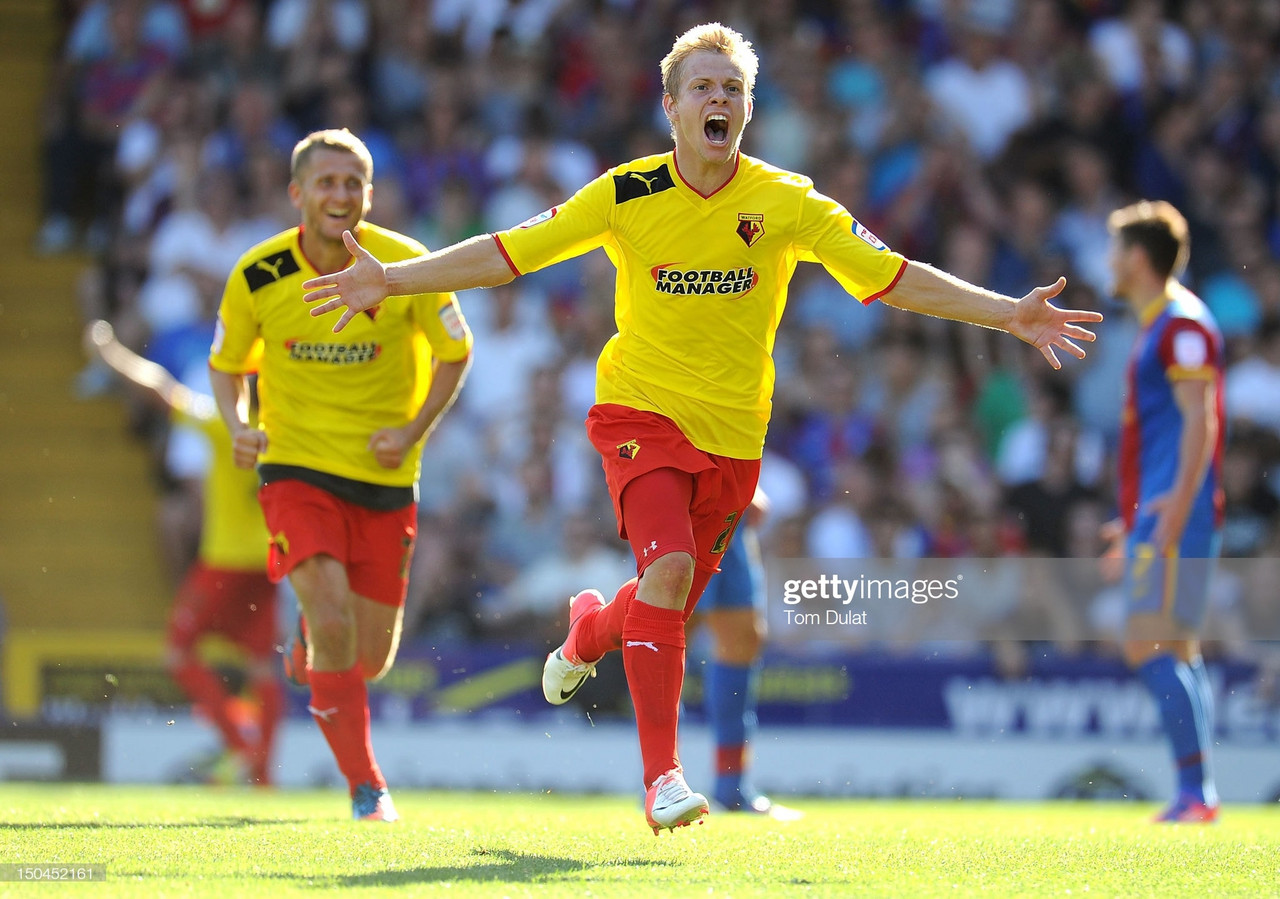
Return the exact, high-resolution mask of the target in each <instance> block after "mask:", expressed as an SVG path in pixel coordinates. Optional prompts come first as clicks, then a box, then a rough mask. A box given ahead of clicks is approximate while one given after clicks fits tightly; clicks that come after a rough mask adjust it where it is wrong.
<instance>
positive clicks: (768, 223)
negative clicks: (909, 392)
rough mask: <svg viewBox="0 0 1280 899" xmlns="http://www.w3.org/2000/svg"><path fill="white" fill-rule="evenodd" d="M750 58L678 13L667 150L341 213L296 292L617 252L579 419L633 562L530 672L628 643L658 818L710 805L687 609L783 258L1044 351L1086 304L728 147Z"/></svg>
mask: <svg viewBox="0 0 1280 899" xmlns="http://www.w3.org/2000/svg"><path fill="white" fill-rule="evenodd" d="M756 68H757V62H756V57H755V54H754V52H753V51H752V49H751V46H750V44H749V43H746V42H745V40H744V39H743V38H742V37H741V35H739V34H738V33H737V32H735V31H733V30H732V29H728V28H725V27H724V26H721V25H719V24H718V23H716V24H710V25H703V26H697V27H695V28H693V29H690V30H689V31H688V32H686V33H685V34H684V35H682V36H681V37H680V38H678V39H677V41H676V43H675V45H674V46H673V48H672V51H671V52H670V53H669V54H668V56H667V57H666V58H665V59H664V61H663V64H662V72H663V82H664V93H663V108H664V110H665V111H666V113H667V115H668V117H669V120H670V122H671V130H672V135H673V137H674V139H675V150H674V153H672V154H671V155H667V154H663V155H661V156H656V157H653V156H651V157H646V158H643V159H640V160H636V161H633V162H631V163H627V164H624V165H622V166H619V167H617V168H615V169H612V170H610V172H608V173H606V174H605V175H602V176H600V177H599V178H597V179H595V180H594V181H592V182H591V183H590V184H588V185H587V186H586V187H584V188H582V189H581V190H580V191H579V192H578V193H577V194H575V195H574V196H573V197H572V198H571V199H570V200H568V201H567V202H566V203H565V204H564V205H562V206H556V207H553V208H551V209H549V210H547V211H546V212H545V213H543V214H541V215H539V216H537V217H536V218H534V219H531V220H529V221H526V222H525V223H524V224H523V225H521V226H519V227H517V228H513V229H511V230H507V231H503V232H501V233H499V234H494V235H492V236H485V237H480V238H475V239H473V240H470V241H466V242H464V243H462V244H457V245H454V246H453V247H450V248H448V249H447V250H443V251H440V252H438V253H434V254H432V255H430V256H425V257H423V258H419V259H415V260H413V261H410V262H406V263H403V264H400V265H396V266H384V264H383V263H381V262H380V261H378V260H377V259H375V258H374V257H373V256H372V255H370V254H369V253H367V252H366V251H364V250H362V249H361V248H360V247H359V244H358V243H357V242H356V240H355V239H354V237H352V236H351V235H350V234H349V233H345V234H344V239H345V240H346V242H347V246H348V249H350V250H351V252H352V254H353V255H355V256H356V261H355V263H354V264H353V265H352V266H351V267H349V268H346V269H344V270H342V271H340V272H334V273H331V274H326V275H322V276H319V277H315V278H311V279H309V280H308V281H307V282H306V288H307V290H308V291H309V293H308V295H307V299H308V300H310V301H320V300H323V301H325V302H322V303H320V305H318V306H316V307H315V308H314V309H313V310H312V312H313V314H315V315H323V314H326V313H328V312H331V311H334V310H337V309H339V308H342V309H343V311H342V314H341V316H340V317H339V319H338V321H337V323H336V325H335V326H334V328H335V330H341V329H342V328H343V327H345V326H346V325H347V324H349V323H350V322H351V321H352V320H353V319H354V318H355V317H356V316H358V315H360V314H361V313H362V311H363V310H366V309H370V308H372V307H373V306H376V305H378V304H379V303H381V302H382V301H383V300H384V299H386V298H387V297H388V296H389V295H393V294H400V293H410V292H414V291H417V290H421V289H430V290H439V289H465V288H469V287H479V286H494V285H500V284H505V283H507V282H508V281H510V280H512V279H513V278H514V277H516V276H517V275H519V274H522V273H523V272H526V271H531V270H537V269H540V268H544V267H546V266H548V265H550V264H552V263H554V262H557V261H559V260H560V259H564V258H569V257H572V256H575V255H580V254H582V253H585V252H587V251H588V250H590V249H594V248H596V247H600V246H604V245H607V246H608V247H609V248H610V250H611V252H612V253H613V254H615V255H613V257H612V258H613V259H614V260H615V262H616V263H617V264H618V267H619V275H618V283H617V307H616V315H617V317H618V323H619V333H618V335H617V336H615V337H614V338H613V339H612V340H611V341H610V342H609V344H607V345H606V347H605V349H604V351H603V352H602V354H601V361H600V367H599V373H600V376H599V379H598V381H597V405H596V406H595V407H593V409H592V412H591V414H590V416H589V417H588V433H589V435H590V436H591V439H592V443H593V444H594V445H595V446H596V449H597V450H598V451H599V452H600V454H601V457H602V459H603V462H604V465H605V472H606V478H607V480H608V482H609V486H610V496H611V498H612V499H613V502H614V507H615V513H616V515H617V519H618V532H619V536H623V537H625V538H626V539H628V540H629V541H630V542H631V544H632V549H633V551H634V552H635V555H636V566H637V572H638V574H639V575H640V577H639V578H638V579H637V580H635V581H630V582H628V583H627V584H626V585H624V586H623V587H622V588H621V589H620V590H619V591H618V594H617V596H616V597H615V599H614V601H613V602H612V603H605V601H604V599H603V596H602V595H601V594H600V593H599V592H598V591H595V590H584V591H582V592H581V593H579V594H578V595H577V597H575V599H574V601H573V603H572V604H571V612H570V627H569V636H568V638H567V640H566V643H565V645H564V646H562V647H561V648H560V649H557V650H556V651H555V652H553V653H552V654H551V655H549V656H548V657H547V663H546V666H545V667H544V671H543V692H544V694H545V695H546V696H547V698H548V700H549V701H551V702H552V703H553V704H558V703H560V702H564V701H566V700H568V699H569V698H571V697H572V695H573V694H574V692H576V690H577V689H578V687H579V686H580V685H581V683H582V681H583V680H585V679H586V677H587V676H589V674H590V673H591V671H592V670H593V667H594V665H595V663H596V662H597V661H598V660H599V659H600V658H602V657H603V656H604V654H605V653H606V652H608V651H610V650H613V649H620V650H621V651H622V655H623V663H624V667H625V668H626V669H627V682H628V685H629V687H630V690H631V696H632V701H633V702H634V704H635V707H636V720H637V725H638V729H639V732H640V745H641V755H642V757H643V760H644V769H645V770H644V785H645V788H646V791H647V792H646V802H645V813H646V819H647V821H648V823H649V824H650V826H652V827H653V828H654V830H655V832H656V831H658V830H660V829H661V828H663V827H666V828H669V829H673V828H675V827H677V826H685V825H688V824H690V823H692V822H694V821H700V820H701V818H702V817H703V816H704V815H705V814H706V813H707V811H708V806H707V801H706V798H705V797H704V796H702V795H701V794H699V793H695V792H694V791H692V790H691V789H690V788H689V786H688V784H687V783H686V782H685V780H684V776H683V774H682V771H681V768H680V764H679V759H678V755H677V753H676V729H677V727H676V725H677V720H678V717H679V699H680V685H681V683H682V681H683V671H684V637H685V632H684V628H685V622H686V620H687V618H688V616H689V615H691V614H692V612H693V608H694V606H695V605H696V603H697V599H698V597H699V596H700V595H701V593H702V590H703V588H704V587H705V586H706V583H707V581H708V580H709V579H710V577H711V576H712V575H713V574H714V573H715V571H716V568H717V565H718V562H719V556H720V554H721V553H722V552H723V551H724V546H725V544H726V543H727V541H728V539H729V537H730V536H731V535H732V532H733V528H734V526H735V525H736V523H737V521H738V518H739V516H740V515H741V513H742V511H743V509H744V508H745V507H746V505H747V503H748V502H749V501H750V499H751V495H752V494H753V493H754V490H755V486H756V481H757V479H758V476H759V466H760V463H759V457H760V453H761V448H762V444H763V442H764V432H765V430H766V428H767V423H768V417H769V413H768V401H769V397H770V395H771V393H772V380H773V379H772V362H771V359H770V356H769V353H770V351H771V350H772V346H773V339H774V335H775V333H776V331H777V321H778V313H779V311H780V310H781V308H782V305H783V303H784V301H785V296H786V287H787V282H788V281H790V276H791V272H792V271H793V270H794V267H795V266H794V262H795V261H796V260H798V259H800V258H806V259H813V260H814V261H821V262H822V263H823V264H824V265H825V266H826V267H827V268H828V270H829V271H831V272H833V274H835V275H836V276H837V278H839V279H840V280H841V281H842V283H843V284H844V285H845V286H846V288H847V289H848V290H849V291H850V293H851V294H853V295H854V296H856V297H859V298H860V299H861V300H862V301H863V302H864V303H865V302H871V301H873V300H875V299H883V300H884V301H885V302H887V303H890V304H892V305H894V306H896V307H898V308H901V309H905V310H910V311H916V312H921V313H931V314H933V315H936V316H940V317H946V318H951V319H955V320H960V321H968V322H971V323H974V324H984V325H987V326H989V327H993V328H998V329H1001V330H1007V331H1009V332H1011V333H1013V334H1015V335H1017V336H1019V337H1021V338H1022V339H1023V340H1025V341H1026V342H1028V343H1031V344H1033V345H1035V346H1036V347H1037V348H1038V349H1040V351H1041V352H1042V354H1043V355H1044V356H1045V358H1046V359H1047V360H1048V361H1049V362H1050V363H1051V364H1052V365H1053V366H1054V367H1055V368H1057V367H1059V366H1060V365H1061V362H1060V361H1059V360H1058V357H1057V355H1056V351H1062V352H1066V353H1069V354H1071V355H1073V356H1076V357H1083V356H1084V350H1083V349H1081V348H1080V346H1079V345H1077V344H1076V343H1075V342H1074V340H1088V339H1092V337H1093V334H1092V333H1091V332H1089V331H1088V330H1086V329H1084V328H1082V327H1080V326H1079V325H1075V324H1072V323H1073V322H1077V321H1082V322H1091V321H1096V320H1098V319H1100V318H1101V316H1099V315H1098V314H1097V313H1093V312H1081V311H1073V310H1062V309H1058V308H1057V307H1055V306H1053V305H1052V304H1050V303H1049V302H1048V300H1049V299H1050V298H1052V297H1053V296H1055V295H1057V294H1058V293H1059V292H1060V291H1061V290H1062V287H1063V285H1064V283H1065V282H1064V281H1062V280H1059V281H1058V282H1057V283H1056V284H1054V285H1052V286H1050V287H1046V288H1037V289H1035V290H1033V291H1032V292H1031V293H1029V294H1027V295H1026V296H1025V297H1023V298H1022V299H1021V300H1013V299H1011V298H1008V297H1002V296H999V295H997V294H993V293H991V292H989V291H985V290H982V289H981V288H978V287H975V286H973V285H971V284H968V283H967V282H964V281H961V280H959V279H958V278H955V277H953V276H950V275H946V274H943V273H941V272H940V271H938V270H937V269H934V268H932V267H929V266H926V265H923V264H920V263H911V262H908V261H907V260H906V259H905V258H904V257H902V256H900V255H898V254H896V253H893V252H891V251H890V250H889V249H888V247H886V246H885V244H883V243H882V242H881V241H880V240H879V239H878V238H877V237H875V235H874V234H872V233H871V232H870V231H868V230H867V229H866V228H865V227H864V226H862V225H860V224H859V223H858V222H857V221H856V220H855V219H853V217H852V216H851V215H850V214H849V212H848V211H846V210H844V209H843V207H840V206H839V205H838V204H836V203H835V202H834V201H832V200H830V199H828V198H826V197H824V196H822V195H821V194H818V193H817V192H816V191H814V189H813V187H812V182H811V181H810V180H809V179H807V178H803V177H801V176H797V175H792V174H790V173H785V172H781V171H779V170H778V169H775V168H772V167H770V166H768V165H767V164H765V163H762V162H760V161H758V160H755V159H752V158H751V157H747V156H742V155H740V154H739V151H738V145H739V141H740V139H741V135H742V130H743V128H744V127H745V126H746V124H747V121H748V120H749V118H750V113H751V99H750V97H751V90H752V86H753V84H754V80H755V72H756ZM731 182H732V183H731ZM726 186H729V188H730V191H731V192H732V194H733V195H735V196H738V197H745V196H748V195H749V196H752V197H754V198H755V199H754V200H752V201H751V202H752V204H753V208H760V209H764V210H770V211H765V212H760V213H746V212H741V211H739V210H740V209H741V208H742V207H740V206H738V205H736V204H733V205H727V204H723V203H722V202H721V201H720V197H718V196H717V194H719V193H720V191H721V190H723V189H724V188H726ZM721 196H723V195H721ZM737 202H738V203H741V202H745V201H744V200H741V199H739V200H738V201H737ZM628 203H630V204H632V205H630V206H628V205H626V204H628ZM784 210H797V211H796V212H788V211H784ZM691 211H692V213H693V214H691ZM735 213H736V217H735ZM793 216H794V217H793ZM712 222H714V223H715V225H714V226H713V225H712V224H711V223H712ZM771 228H772V230H770V229H771ZM757 244H762V245H761V246H760V249H759V251H758V254H756V255H749V254H748V253H747V252H746V251H748V250H750V249H752V247H754V246H756V245H757ZM691 253H692V254H693V255H692V256H691V255H690V254H691ZM673 259H675V260H688V261H681V262H679V263H676V264H673V263H672V262H671V260H673ZM747 272H749V274H747ZM677 279H678V280H677ZM677 285H678V286H679V289H680V290H681V292H685V293H687V292H688V290H687V288H688V286H689V285H698V286H699V291H700V293H702V294H704V296H705V295H706V294H711V293H712V290H714V291H715V293H714V294H712V295H713V296H715V297H717V298H719V297H730V296H733V297H736V298H738V300H739V301H740V300H741V298H742V297H743V296H745V295H747V293H748V292H751V293H753V294H754V296H753V297H752V299H751V300H750V301H748V302H746V303H742V302H738V304H737V305H735V306H734V307H733V311H732V313H730V310H729V309H728V308H721V309H719V310H718V309H717V307H715V306H711V305H709V304H705V303H699V304H697V305H695V306H689V305H688V304H668V303H665V302H661V297H660V296H659V292H660V291H662V290H664V289H665V288H666V287H668V286H669V287H670V290H671V291H672V293H673V294H674V293H675V292H676V290H677ZM702 285H706V286H707V287H708V288H710V289H707V290H703V289H702ZM713 285H714V286H713ZM655 297H656V299H655ZM711 316H714V317H711ZM708 322H710V323H711V327H709V328H708ZM637 459H639V460H641V461H639V462H638V463H637V464H630V463H636V460H637Z"/></svg>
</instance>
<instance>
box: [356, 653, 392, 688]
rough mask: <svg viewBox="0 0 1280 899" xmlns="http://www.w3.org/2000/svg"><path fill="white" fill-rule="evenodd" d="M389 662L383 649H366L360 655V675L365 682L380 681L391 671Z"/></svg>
mask: <svg viewBox="0 0 1280 899" xmlns="http://www.w3.org/2000/svg"><path fill="white" fill-rule="evenodd" d="M391 662H392V656H391V654H390V653H389V652H387V651H386V650H385V649H366V650H365V651H363V652H361V653H360V674H361V676H362V677H363V678H364V679H365V680H367V681H380V680H382V679H383V678H384V677H386V674H387V672H388V671H390V670H391Z"/></svg>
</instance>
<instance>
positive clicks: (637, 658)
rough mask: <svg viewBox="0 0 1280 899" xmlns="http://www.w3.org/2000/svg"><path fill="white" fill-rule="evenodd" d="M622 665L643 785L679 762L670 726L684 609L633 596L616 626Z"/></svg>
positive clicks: (675, 720)
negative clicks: (621, 622) (632, 711)
mask: <svg viewBox="0 0 1280 899" xmlns="http://www.w3.org/2000/svg"><path fill="white" fill-rule="evenodd" d="M622 665H623V667H624V668H625V669H626V672H627V686H628V687H629V688H630V690H631V702H632V704H633V705H634V706H635V710H636V730H637V731H639V734H640V757H641V758H642V759H643V761H644V787H645V789H646V790H647V789H649V787H650V786H651V785H652V784H653V782H654V781H655V780H657V779H658V778H659V777H661V776H662V775H663V774H665V773H666V772H668V771H670V770H671V769H672V768H678V767H679V766H680V756H679V754H678V753H677V751H676V728H677V725H678V724H679V721H680V689H681V687H683V686H684V615H683V613H682V612H681V610H679V609H662V608H658V607H657V606H651V605H649V604H648V603H645V602H642V601H641V600H638V599H633V600H632V602H630V603H629V604H628V607H627V617H626V621H625V623H624V625H623V629H622Z"/></svg>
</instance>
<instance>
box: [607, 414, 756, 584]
mask: <svg viewBox="0 0 1280 899" xmlns="http://www.w3.org/2000/svg"><path fill="white" fill-rule="evenodd" d="M587 437H588V438H590V440H591V443H592V444H593V445H594V446H595V448H596V451H597V452H599V453H600V458H601V461H602V463H603V465H604V476H605V481H606V482H607V483H608V485H609V496H610V497H611V498H612V499H613V512H614V515H615V516H616V517H617V520H618V536H619V537H622V538H623V539H625V540H627V541H628V542H629V543H630V544H631V549H632V551H633V552H634V553H635V556H636V573H637V574H643V573H644V570H645V568H647V567H648V565H649V563H650V562H652V561H653V560H654V559H656V558H658V557H659V556H662V555H665V554H667V553H669V552H686V553H688V554H689V555H691V556H693V557H694V559H695V560H696V563H697V566H698V568H700V569H702V570H704V571H706V572H712V571H715V570H717V568H718V567H719V564H720V556H721V555H722V554H723V553H724V548H725V546H726V545H727V544H728V543H729V538H730V537H732V536H733V530H734V528H735V527H737V524H738V520H739V519H740V518H741V517H742V512H743V510H744V509H746V507H747V505H748V504H750V502H751V497H752V496H753V495H754V494H755V490H756V481H757V480H759V478H760V460H759V459H731V458H729V457H728V456H717V455H714V454H713V453H707V452H703V451H702V450H700V449H698V448H697V447H695V446H694V445H693V444H692V443H690V442H689V440H688V438H687V437H685V436H684V433H683V432H682V431H681V430H680V428H679V427H678V426H677V425H676V423H675V422H674V421H672V420H671V419H669V418H667V417H666V416H665V415H659V414H658V413H656V412H644V411H640V410H638V409H632V408H630V407H627V406H619V405H616V404H613V403H603V404H597V405H595V406H592V407H591V411H590V413H589V414H588V415H587Z"/></svg>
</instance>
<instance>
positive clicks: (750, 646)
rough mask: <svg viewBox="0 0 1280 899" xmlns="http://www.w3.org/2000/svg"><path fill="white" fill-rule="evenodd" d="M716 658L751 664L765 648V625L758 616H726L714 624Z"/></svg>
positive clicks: (737, 663)
mask: <svg viewBox="0 0 1280 899" xmlns="http://www.w3.org/2000/svg"><path fill="white" fill-rule="evenodd" d="M713 632H714V634H715V641H716V646H715V656H716V659H717V660H719V661H721V662H724V663H726V664H729V665H750V664H751V663H752V662H754V661H755V660H756V659H758V658H759V657H760V653H761V651H762V650H763V649H764V626H763V623H762V622H760V621H758V620H757V619H756V616H754V615H751V616H746V615H741V616H739V615H734V616H731V617H730V616H726V618H725V620H723V621H721V622H717V623H716V625H715V626H713Z"/></svg>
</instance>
